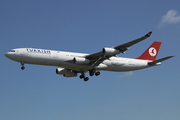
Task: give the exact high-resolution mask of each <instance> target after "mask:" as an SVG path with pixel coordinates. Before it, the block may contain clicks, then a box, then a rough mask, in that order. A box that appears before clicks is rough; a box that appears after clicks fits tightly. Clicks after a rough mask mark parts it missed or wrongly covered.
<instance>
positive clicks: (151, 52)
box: [149, 47, 157, 57]
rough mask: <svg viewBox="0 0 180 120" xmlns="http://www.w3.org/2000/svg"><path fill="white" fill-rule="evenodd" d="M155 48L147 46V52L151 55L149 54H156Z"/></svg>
mask: <svg viewBox="0 0 180 120" xmlns="http://www.w3.org/2000/svg"><path fill="white" fill-rule="evenodd" d="M156 53H157V52H156V49H155V48H153V47H151V48H149V54H150V55H151V56H153V57H154V56H156Z"/></svg>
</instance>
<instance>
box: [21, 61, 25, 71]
mask: <svg viewBox="0 0 180 120" xmlns="http://www.w3.org/2000/svg"><path fill="white" fill-rule="evenodd" d="M21 65H22V67H21V70H24V69H25V67H24V62H21Z"/></svg>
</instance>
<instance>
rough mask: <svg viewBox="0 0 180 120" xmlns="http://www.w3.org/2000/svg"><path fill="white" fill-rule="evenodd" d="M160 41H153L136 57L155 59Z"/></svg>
mask: <svg viewBox="0 0 180 120" xmlns="http://www.w3.org/2000/svg"><path fill="white" fill-rule="evenodd" d="M160 46H161V42H158V41H155V42H154V43H153V44H152V45H151V46H150V47H149V48H148V49H147V50H146V51H145V52H144V53H143V54H142V55H141V56H140V57H138V58H136V59H141V60H150V61H155V60H156V56H157V54H158V51H159V48H160Z"/></svg>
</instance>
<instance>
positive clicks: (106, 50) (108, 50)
mask: <svg viewBox="0 0 180 120" xmlns="http://www.w3.org/2000/svg"><path fill="white" fill-rule="evenodd" d="M102 52H103V54H104V55H107V56H108V55H116V54H119V53H120V51H119V50H117V49H114V48H103V50H102Z"/></svg>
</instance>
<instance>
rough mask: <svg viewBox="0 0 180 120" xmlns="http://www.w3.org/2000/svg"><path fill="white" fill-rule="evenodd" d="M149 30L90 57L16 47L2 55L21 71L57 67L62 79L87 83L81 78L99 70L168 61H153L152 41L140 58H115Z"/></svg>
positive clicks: (155, 45) (156, 47)
mask: <svg viewBox="0 0 180 120" xmlns="http://www.w3.org/2000/svg"><path fill="white" fill-rule="evenodd" d="M151 33H152V32H151V31H150V32H149V33H147V34H146V35H144V36H143V37H140V38H138V39H135V40H132V41H130V42H127V43H124V44H121V45H118V46H115V47H104V48H103V49H102V51H100V52H97V53H94V54H84V53H75V52H65V51H55V50H46V49H36V48H17V49H12V50H11V51H9V52H7V53H6V54H5V56H6V57H7V58H9V59H11V60H13V61H16V62H20V63H21V65H22V67H21V69H22V70H24V69H25V67H24V64H35V65H48V66H57V67H60V68H57V69H56V74H59V75H63V76H64V77H76V76H77V75H78V73H80V74H81V75H80V76H79V77H80V79H84V81H88V80H89V78H88V77H86V76H85V74H86V73H88V72H89V75H90V76H93V75H95V76H98V75H100V72H99V71H114V72H123V71H134V70H139V69H144V68H148V67H152V66H157V65H160V64H161V62H162V61H164V60H167V59H169V58H172V57H174V56H168V57H164V58H161V59H158V60H156V57H157V54H158V51H159V48H160V45H161V42H158V41H155V42H154V43H153V44H152V45H151V46H150V47H149V48H148V49H147V50H146V51H145V52H144V53H143V54H142V55H141V56H139V57H137V58H135V59H132V58H123V57H118V56H117V55H118V54H120V53H123V54H125V51H126V50H128V49H129V47H130V46H132V45H134V44H136V43H138V42H141V41H143V40H145V39H146V38H148V37H150V35H151Z"/></svg>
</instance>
